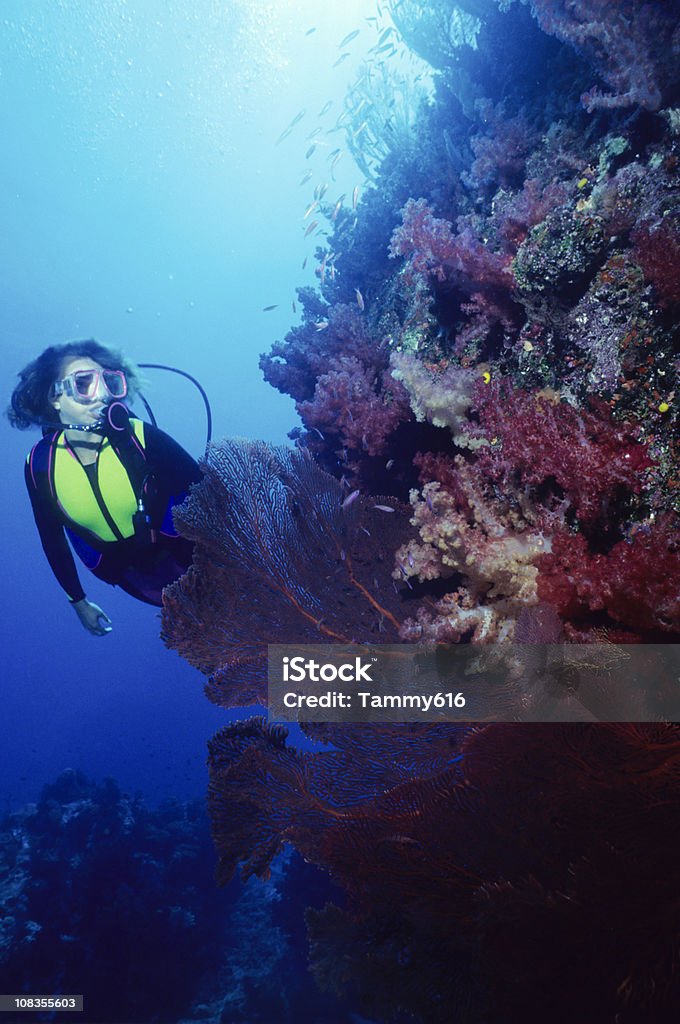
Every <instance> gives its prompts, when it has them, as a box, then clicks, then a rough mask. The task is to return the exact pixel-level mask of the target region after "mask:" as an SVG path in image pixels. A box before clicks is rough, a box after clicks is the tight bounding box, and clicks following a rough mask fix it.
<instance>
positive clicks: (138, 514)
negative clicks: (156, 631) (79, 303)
mask: <svg viewBox="0 0 680 1024" xmlns="http://www.w3.org/2000/svg"><path fill="white" fill-rule="evenodd" d="M147 365H153V364H147ZM168 369H171V368H170V367H168ZM176 372H181V371H176ZM185 376H188V374H185ZM19 378H20V380H19V384H18V385H17V387H16V388H15V389H14V392H13V394H12V398H11V405H10V408H9V409H8V411H7V415H8V418H9V420H10V422H11V423H12V425H13V426H15V427H18V428H19V429H27V428H29V427H32V426H40V427H42V429H43V437H42V439H41V440H40V441H38V443H37V444H36V445H34V447H33V448H32V449H31V451H30V453H29V455H28V458H27V460H26V467H25V478H26V486H27V488H28V493H29V496H30V499H31V505H32V507H33V515H34V517H35V521H36V525H37V527H38V532H39V534H40V540H41V542H42V546H43V549H44V551H45V554H46V556H47V560H48V562H49V564H50V566H51V568H52V571H53V573H54V575H55V577H56V578H57V581H58V582H59V584H60V585H61V587H62V588H63V590H64V591H65V592H66V594H67V596H68V599H69V601H70V602H71V604H72V606H73V608H74V610H75V612H76V614H77V615H78V618H79V619H80V621H81V623H82V625H83V626H84V627H85V629H87V630H88V631H89V632H90V633H92V634H93V635H94V636H105V635H106V634H107V633H109V632H110V631H111V629H112V625H111V620H110V619H109V617H108V615H107V614H106V613H105V612H104V611H103V610H102V609H101V608H100V607H99V605H97V604H95V603H94V602H92V601H90V600H89V599H88V598H87V596H86V594H85V591H84V590H83V587H82V585H81V583H80V580H79V577H78V572H77V570H76V565H75V561H74V559H73V554H72V552H71V548H70V547H69V544H68V541H67V537H68V540H69V541H70V542H71V546H72V548H73V550H74V551H75V552H76V554H77V555H78V556H79V558H80V559H81V561H82V562H83V563H84V565H85V566H86V567H87V568H88V569H90V570H91V572H93V573H94V575H95V576H97V577H98V578H99V579H100V580H104V581H105V582H106V583H110V584H112V585H114V586H119V587H121V588H122V589H123V590H125V591H127V593H128V594H131V595H132V596H133V597H136V598H137V599H138V600H140V601H145V602H146V603H147V604H152V605H156V606H157V607H160V606H161V604H162V598H161V595H162V591H163V587H165V586H167V585H168V584H169V583H172V582H173V581H174V580H176V579H178V578H179V577H180V576H181V575H182V574H183V573H184V572H186V570H187V568H188V567H189V565H191V560H192V552H193V544H192V543H191V542H190V541H188V540H186V539H185V538H183V537H180V536H179V535H178V533H177V531H176V530H175V528H174V525H173V521H172V509H173V507H174V506H175V505H178V504H180V503H181V502H182V501H183V500H184V498H185V497H186V496H187V494H188V492H189V488H190V487H191V485H192V484H194V483H198V482H199V481H200V480H201V471H200V469H199V467H198V464H197V463H196V462H195V460H194V459H193V458H192V457H191V456H190V455H189V454H188V453H187V452H185V451H184V449H183V448H181V447H180V445H178V444H177V442H176V441H174V440H173V439H172V438H171V437H169V436H168V435H167V434H165V433H163V431H161V430H159V429H158V428H157V427H156V426H155V424H150V423H146V422H143V421H142V420H140V419H137V418H136V417H134V416H133V415H132V414H131V413H130V411H129V409H128V407H127V405H126V404H125V402H126V400H127V401H129V400H130V399H131V398H132V397H133V396H134V395H135V394H139V387H140V385H139V380H138V378H137V375H136V372H135V370H134V369H133V367H132V366H131V365H130V364H129V363H128V362H127V361H126V360H125V359H123V358H122V356H121V355H120V354H118V353H116V352H114V351H111V350H110V349H108V348H106V347H104V346H103V345H100V344H98V343H97V342H96V341H77V342H70V343H67V344H65V345H54V346H51V347H50V348H48V349H46V350H45V351H44V352H43V353H42V355H40V356H38V358H37V359H35V360H34V361H33V362H32V363H29V365H28V366H27V367H25V369H24V370H22V371H21V373H20V374H19ZM191 379H193V378H191ZM140 397H142V396H141V395H140ZM142 401H144V399H143V397H142ZM144 404H145V405H146V402H144ZM147 409H149V407H148V405H147ZM149 412H150V413H151V410H150V409H149ZM151 418H152V419H153V414H152V413H151Z"/></svg>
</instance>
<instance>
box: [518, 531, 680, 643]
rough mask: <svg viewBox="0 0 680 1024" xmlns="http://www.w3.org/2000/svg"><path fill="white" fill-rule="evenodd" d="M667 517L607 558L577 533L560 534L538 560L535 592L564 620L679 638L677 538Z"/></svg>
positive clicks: (679, 544)
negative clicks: (593, 620) (592, 616)
mask: <svg viewBox="0 0 680 1024" xmlns="http://www.w3.org/2000/svg"><path fill="white" fill-rule="evenodd" d="M679 525H680V524H679V523H678V520H677V517H675V516H673V515H671V514H668V515H666V516H663V517H662V518H660V519H659V520H657V521H655V522H651V523H645V524H642V525H641V526H640V527H639V528H638V529H637V530H636V531H635V533H634V534H633V535H632V536H631V538H630V540H622V541H620V542H619V543H618V544H615V545H614V547H613V548H612V549H611V551H610V552H609V553H608V554H606V555H605V554H592V553H591V552H590V551H589V550H588V546H587V544H586V542H585V540H584V538H583V537H582V536H581V535H580V534H572V533H567V532H565V531H560V532H558V533H557V534H555V536H554V537H553V539H552V551H551V553H550V554H545V555H542V556H541V557H540V558H539V559H538V563H537V564H538V568H539V572H540V576H539V579H538V593H539V596H540V598H541V599H542V600H544V601H548V602H550V604H552V605H553V606H554V607H555V608H557V610H558V612H559V613H560V615H562V616H563V617H564V618H565V619H568V620H571V621H576V622H578V621H579V620H585V621H587V619H588V613H589V612H606V613H607V614H608V615H609V617H610V619H612V620H613V621H614V622H616V623H619V624H620V625H622V626H626V627H628V628H630V629H633V630H635V631H636V632H637V633H638V634H639V633H640V632H657V631H658V632H662V633H676V634H680V541H679V537H680V533H679V531H678V526H679Z"/></svg>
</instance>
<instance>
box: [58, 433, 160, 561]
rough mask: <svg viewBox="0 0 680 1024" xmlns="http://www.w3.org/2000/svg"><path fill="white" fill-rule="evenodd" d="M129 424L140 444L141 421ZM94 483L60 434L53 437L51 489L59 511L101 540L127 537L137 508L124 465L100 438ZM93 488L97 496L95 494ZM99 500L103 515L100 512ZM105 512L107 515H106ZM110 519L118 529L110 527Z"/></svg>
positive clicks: (132, 528) (141, 441)
mask: <svg viewBox="0 0 680 1024" xmlns="http://www.w3.org/2000/svg"><path fill="white" fill-rule="evenodd" d="M130 424H131V426H132V427H133V429H134V432H135V436H136V438H137V440H138V441H139V443H140V445H141V446H142V448H144V424H143V423H142V421H141V420H137V419H131V420H130ZM94 465H95V469H94V470H93V472H94V473H95V474H96V485H93V484H92V483H91V482H90V478H89V476H88V474H87V472H86V471H85V469H84V468H83V466H82V464H81V463H80V462H79V461H78V459H77V458H76V456H75V455H74V453H73V451H72V449H71V448H70V447H69V446H68V444H67V442H66V439H65V437H64V434H63V433H62V434H60V435H59V438H58V439H57V447H56V453H55V458H54V478H53V479H54V490H55V494H56V498H57V501H58V502H59V505H60V507H61V509H62V511H63V512H65V513H66V515H67V516H68V518H69V519H70V520H71V521H72V522H73V523H74V525H77V526H80V527H83V528H84V529H85V530H88V531H89V532H90V533H91V534H94V536H96V537H98V538H99V539H100V540H102V541H114V540H119V539H120V538H121V537H131V536H132V535H133V533H134V532H135V531H134V526H133V523H132V517H133V515H134V514H135V512H136V510H137V499H136V496H135V492H134V489H133V487H132V484H131V482H130V477H129V475H128V472H127V470H126V469H125V466H124V465H123V463H122V462H121V460H120V459H119V457H118V455H117V454H116V452H115V451H114V450H113V448H112V447H111V444H110V442H109V439H108V438H104V441H103V443H102V446H101V448H100V449H99V453H98V456H97V461H96V462H95V464H94ZM96 490H98V491H99V495H100V496H101V498H98V496H97V493H96ZM102 503H103V505H104V508H105V510H106V513H107V515H105V514H104V510H103V509H102ZM107 516H108V519H107ZM110 522H112V523H113V525H114V526H115V528H116V530H117V531H118V533H117V534H116V532H115V531H114V530H113V529H112V527H111V525H110Z"/></svg>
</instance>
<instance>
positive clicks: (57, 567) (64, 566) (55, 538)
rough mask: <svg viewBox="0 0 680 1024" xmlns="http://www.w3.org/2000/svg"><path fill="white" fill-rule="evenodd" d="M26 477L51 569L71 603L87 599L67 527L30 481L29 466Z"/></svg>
mask: <svg viewBox="0 0 680 1024" xmlns="http://www.w3.org/2000/svg"><path fill="white" fill-rule="evenodd" d="M24 475H25V479H26V488H27V490H28V495H29V497H30V499H31V506H32V508H33V516H34V518H35V524H36V526H37V527H38V533H39V534H40V541H41V543H42V546H43V551H44V552H45V554H46V556H47V561H48V562H49V563H50V568H51V569H52V572H53V573H54V575H55V577H56V579H57V582H58V583H59V585H60V586H61V587H62V588H63V589H64V590H65V591H66V594H67V596H68V599H69V601H71V602H74V601H81V600H82V599H83V598H84V597H85V591H84V590H83V588H82V585H81V583H80V579H79V578H78V571H77V569H76V563H75V562H74V560H73V554H72V552H71V549H70V547H69V544H68V541H67V540H66V534H65V533H64V527H63V526H62V524H61V523H60V522H59V519H58V518H57V516H56V514H55V512H54V509H53V508H52V507H51V506H50V505H49V503H48V502H46V501H45V500H44V498H42V497H41V496H40V494H39V493H38V490H37V488H36V486H35V484H34V483H33V480H32V478H31V473H30V469H29V466H28V463H26V467H25V470H24Z"/></svg>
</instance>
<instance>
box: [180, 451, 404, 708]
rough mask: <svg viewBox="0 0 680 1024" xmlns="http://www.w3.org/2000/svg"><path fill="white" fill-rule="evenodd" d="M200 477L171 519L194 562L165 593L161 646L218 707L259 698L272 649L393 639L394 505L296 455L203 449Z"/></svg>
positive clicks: (400, 528)
mask: <svg viewBox="0 0 680 1024" xmlns="http://www.w3.org/2000/svg"><path fill="white" fill-rule="evenodd" d="M202 468H203V471H204V474H205V476H204V479H203V481H202V482H201V484H200V485H199V486H198V487H197V488H195V489H194V490H193V492H192V494H191V497H190V498H189V499H188V501H187V502H186V503H185V504H184V505H183V506H182V508H181V510H179V511H178V512H177V513H176V516H177V523H178V526H179V527H180V529H181V530H182V533H183V535H184V536H186V537H190V538H191V539H192V540H193V541H194V542H195V544H196V554H195V563H194V566H193V567H192V568H191V569H190V571H189V573H188V574H187V575H186V576H184V577H182V578H181V579H180V580H178V582H177V583H176V584H173V585H172V586H171V587H168V588H167V589H166V590H165V591H164V605H163V634H164V638H165V640H166V642H167V643H168V645H169V646H171V647H173V648H174V649H175V650H178V651H179V652H180V653H181V654H183V655H184V657H186V658H187V660H188V661H190V662H191V664H193V665H195V666H196V667H197V668H200V669H201V671H202V672H204V673H206V674H208V675H210V677H211V681H210V684H209V690H208V695H209V696H210V698H211V699H212V700H214V701H215V702H216V703H224V704H226V705H227V706H228V707H231V706H233V705H234V704H253V703H258V702H259V703H266V680H267V674H266V648H267V644H272V643H289V644H290V643H314V642H316V643H319V642H321V643H323V642H327V643H348V642H361V641H367V640H373V641H374V642H377V643H383V642H386V641H387V640H388V639H389V638H390V637H392V638H394V637H396V635H397V633H398V630H399V626H400V622H399V620H398V618H397V615H398V614H399V611H398V609H399V597H398V594H397V593H396V588H395V587H394V586H393V584H392V581H391V579H390V574H391V570H392V552H393V551H394V550H395V548H396V547H397V546H398V544H399V538H400V537H403V536H404V535H405V532H406V530H407V524H406V522H405V517H404V516H403V514H402V513H401V512H400V510H399V507H398V505H397V503H394V502H393V503H392V504H391V505H389V506H387V505H385V506H384V507H381V502H380V501H379V500H377V499H375V498H368V497H363V496H361V495H359V493H358V491H354V492H352V493H350V492H348V491H347V489H346V488H344V487H343V485H342V484H341V483H339V482H338V481H337V480H335V479H334V478H333V477H331V476H329V475H328V474H327V473H324V472H323V470H321V469H320V468H319V467H318V466H317V465H316V463H315V462H314V460H313V459H312V457H311V456H310V455H309V454H308V453H307V452H305V451H301V450H295V449H290V448H283V447H281V448H273V447H271V446H269V445H267V444H264V443H263V442H247V441H240V442H237V441H232V442H223V443H222V444H220V445H213V446H212V447H211V448H210V450H209V453H208V455H207V457H206V459H205V460H204V463H203V464H202Z"/></svg>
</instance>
